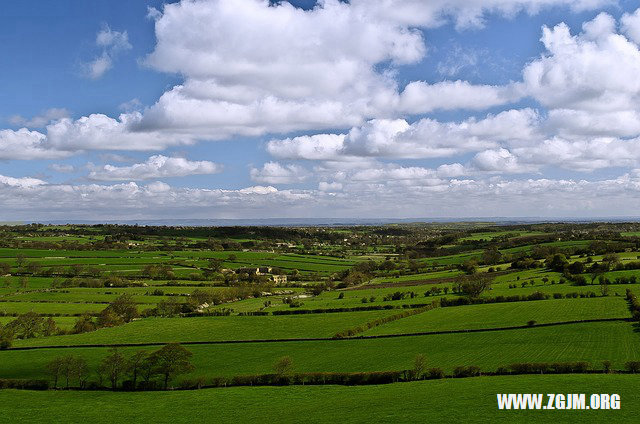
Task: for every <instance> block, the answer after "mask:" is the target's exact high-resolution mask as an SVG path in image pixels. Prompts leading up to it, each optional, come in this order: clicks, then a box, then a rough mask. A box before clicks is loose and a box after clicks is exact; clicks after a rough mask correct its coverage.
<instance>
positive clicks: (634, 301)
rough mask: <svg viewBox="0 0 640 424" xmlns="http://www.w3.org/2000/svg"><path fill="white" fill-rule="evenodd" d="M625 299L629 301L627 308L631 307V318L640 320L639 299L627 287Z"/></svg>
mask: <svg viewBox="0 0 640 424" xmlns="http://www.w3.org/2000/svg"><path fill="white" fill-rule="evenodd" d="M627 300H628V301H629V309H631V314H632V316H633V319H635V320H636V321H640V301H638V298H637V297H636V295H635V294H633V292H632V291H631V290H629V289H627Z"/></svg>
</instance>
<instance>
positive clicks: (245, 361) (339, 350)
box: [0, 322, 640, 378]
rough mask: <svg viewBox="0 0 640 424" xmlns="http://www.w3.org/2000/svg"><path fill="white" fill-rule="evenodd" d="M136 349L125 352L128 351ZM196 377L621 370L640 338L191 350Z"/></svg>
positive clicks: (564, 328)
mask: <svg viewBox="0 0 640 424" xmlns="http://www.w3.org/2000/svg"><path fill="white" fill-rule="evenodd" d="M136 349H138V348H123V351H126V352H133V351H135V350H136ZM189 349H190V350H191V351H192V352H193V354H194V356H193V363H194V365H195V366H196V370H195V371H194V372H193V373H192V374H193V376H203V377H205V378H210V377H216V376H233V375H241V374H256V373H258V374H259V373H268V372H270V371H271V370H272V365H273V363H274V361H275V360H277V359H278V358H280V357H282V356H290V357H291V358H292V359H293V362H294V364H295V366H294V369H295V371H298V372H320V371H334V372H356V371H381V370H399V369H407V368H409V367H411V364H412V361H413V359H414V358H415V356H416V355H418V354H424V355H426V356H427V358H428V363H429V366H435V367H441V368H443V369H445V370H446V371H448V372H451V370H452V369H453V368H454V367H456V366H458V365H477V366H479V367H481V368H482V369H484V370H486V371H494V370H495V369H496V368H497V367H499V366H505V365H509V364H510V363H513V362H563V361H578V360H580V361H588V362H590V363H592V364H593V367H594V368H600V367H601V365H602V361H604V360H610V361H612V363H613V366H614V367H616V368H618V369H621V368H623V366H624V363H625V362H626V361H630V360H638V359H640V338H639V337H638V334H637V333H636V332H635V331H634V327H633V326H632V325H631V324H630V323H627V322H599V323H581V324H569V325H561V326H553V327H539V328H536V327H534V328H528V329H521V330H505V331H489V332H482V333H465V334H444V335H427V336H412V337H396V338H383V339H355V340H337V341H305V342H270V343H246V344H244V343H243V344H216V345H192V346H189ZM71 351H72V352H73V353H76V354H78V355H82V356H83V357H85V358H86V359H87V360H88V361H89V363H90V365H93V366H94V368H95V366H96V365H97V363H98V362H99V361H100V359H101V358H102V357H104V356H105V355H106V353H107V349H106V348H75V349H36V350H28V351H15V350H8V351H2V352H0V378H19V377H25V378H27V377H28V378H44V377H45V375H44V369H45V364H46V363H47V362H48V361H50V360H51V359H52V358H54V357H56V356H58V355H63V354H67V353H70V352H71Z"/></svg>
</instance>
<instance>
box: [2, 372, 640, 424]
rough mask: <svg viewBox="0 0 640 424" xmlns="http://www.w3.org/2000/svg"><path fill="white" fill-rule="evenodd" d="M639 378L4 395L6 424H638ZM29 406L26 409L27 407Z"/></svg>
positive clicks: (566, 377) (537, 378)
mask: <svg viewBox="0 0 640 424" xmlns="http://www.w3.org/2000/svg"><path fill="white" fill-rule="evenodd" d="M639 383H640V377H638V376H636V375H593V374H592V375H544V376H538V375H525V376H517V377H515V376H500V377H477V378H464V379H445V380H432V381H421V382H414V383H399V384H393V385H383V386H356V387H345V386H315V387H314V386H290V387H232V388H227V389H203V390H196V391H173V392H172V391H169V392H138V393H127V392H115V393H113V392H108V391H104V392H72V391H71V392H68V391H56V392H33V391H17V390H3V391H0V422H2V423H15V422H25V423H26V422H28V423H51V422H67V423H87V422H90V423H96V424H99V423H109V424H112V423H131V422H167V423H168V422H171V423H185V424H192V423H194V422H228V423H231V422H233V423H259V422H266V421H271V422H280V423H300V422H305V423H327V422H341V423H371V422H376V423H378V422H379V423H400V422H406V423H409V422H412V423H419V422H425V423H426V422H457V423H463V422H464V423H487V422H518V423H539V422H562V423H574V422H575V423H584V422H589V423H623V422H629V423H631V422H635V421H636V419H637V410H638V408H640V399H639V398H638V396H637V395H636V389H637V386H638V384H639ZM497 393H544V394H546V393H586V394H587V396H586V397H587V399H588V398H589V396H590V395H591V394H592V393H616V394H619V395H620V399H621V402H620V404H621V409H619V410H597V411H596V410H529V411H504V410H503V411H500V410H498V408H497V402H496V394H497ZM26 405H28V407H26Z"/></svg>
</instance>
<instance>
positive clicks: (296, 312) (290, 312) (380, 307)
mask: <svg viewBox="0 0 640 424" xmlns="http://www.w3.org/2000/svg"><path fill="white" fill-rule="evenodd" d="M422 306H425V305H422ZM399 308H401V306H394V305H371V306H354V307H352V308H324V309H293V310H282V311H273V312H272V314H273V315H299V314H328V313H334V312H357V311H382V310H385V309H399Z"/></svg>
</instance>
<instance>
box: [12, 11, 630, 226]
mask: <svg viewBox="0 0 640 424" xmlns="http://www.w3.org/2000/svg"><path fill="white" fill-rule="evenodd" d="M0 58H1V59H0V61H1V62H0V221H33V220H65V219H68V220H79V219H86V220H123V219H129V220H135V219H141V220H142V219H169V218H182V219H192V218H287V217H289V218H293V217H295V218H325V217H336V218H429V217H433V218H452V219H455V218H465V217H487V218H489V217H542V218H544V217H556V218H559V217H583V218H590V217H594V218H595V217H619V216H639V215H640V213H639V212H638V211H639V210H640V78H638V75H640V2H639V1H637V0H636V1H631V0H380V1H375V2H372V1H366V0H351V1H350V2H344V1H342V2H341V1H338V0H324V1H317V2H316V1H313V0H296V1H293V0H291V1H290V2H287V1H281V2H269V1H267V0H182V1H178V2H162V1H156V0H145V1H135V2H131V1H126V0H92V1H86V0H58V1H56V2H42V1H38V0H22V1H20V2H8V3H7V4H5V5H3V13H2V14H1V15H0Z"/></svg>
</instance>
